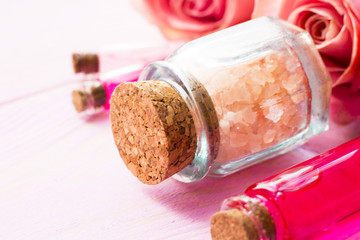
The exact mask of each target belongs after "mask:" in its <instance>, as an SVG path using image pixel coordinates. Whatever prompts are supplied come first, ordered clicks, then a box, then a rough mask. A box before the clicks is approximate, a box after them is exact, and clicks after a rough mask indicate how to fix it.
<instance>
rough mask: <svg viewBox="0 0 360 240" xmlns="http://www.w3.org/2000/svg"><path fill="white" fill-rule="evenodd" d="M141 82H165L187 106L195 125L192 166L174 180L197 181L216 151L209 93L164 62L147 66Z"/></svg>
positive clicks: (216, 129)
mask: <svg viewBox="0 0 360 240" xmlns="http://www.w3.org/2000/svg"><path fill="white" fill-rule="evenodd" d="M145 80H159V81H165V82H167V83H169V84H170V85H171V86H172V87H173V88H174V89H175V90H176V91H177V92H178V93H179V94H180V96H181V97H182V98H183V100H184V102H185V103H186V104H187V106H188V108H189V110H190V112H191V115H192V118H193V120H194V123H195V128H196V136H197V149H196V153H195V157H194V160H193V161H192V163H191V164H190V165H188V166H187V167H186V168H184V169H183V170H182V171H180V172H179V173H177V174H176V175H174V178H175V179H177V180H179V181H182V182H195V181H198V180H201V179H202V178H204V177H205V176H206V175H207V173H208V172H209V169H210V166H211V164H212V162H213V160H214V159H215V158H216V155H217V152H218V149H219V123H218V119H217V116H216V112H215V108H214V105H213V103H212V102H211V98H210V96H209V94H208V93H207V91H206V89H205V87H204V86H203V85H202V84H200V83H199V82H198V81H197V80H196V79H195V78H194V77H193V76H191V75H190V74H187V73H186V72H184V71H182V70H181V69H179V68H177V67H176V66H174V65H173V64H171V63H169V62H167V61H158V62H154V63H152V64H150V65H148V66H147V67H146V68H145V69H144V70H143V72H142V73H141V75H140V77H139V81H145Z"/></svg>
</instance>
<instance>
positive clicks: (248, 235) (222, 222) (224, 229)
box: [211, 204, 276, 240]
mask: <svg viewBox="0 0 360 240" xmlns="http://www.w3.org/2000/svg"><path fill="white" fill-rule="evenodd" d="M250 209H251V213H246V212H245V211H242V210H239V209H229V210H226V211H223V212H218V213H216V214H214V215H213V216H212V218H211V236H212V239H213V240H232V239H237V240H259V239H264V238H266V239H269V240H275V239H276V231H275V224H274V221H273V219H272V217H271V216H270V214H269V212H268V211H267V209H266V208H265V207H263V206H261V205H258V204H254V205H252V206H251V208H250Z"/></svg>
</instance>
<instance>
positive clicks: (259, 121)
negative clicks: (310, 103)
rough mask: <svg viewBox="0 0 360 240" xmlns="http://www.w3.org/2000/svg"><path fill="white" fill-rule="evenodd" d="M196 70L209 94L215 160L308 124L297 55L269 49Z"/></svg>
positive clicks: (283, 136) (266, 145) (305, 88)
mask: <svg viewBox="0 0 360 240" xmlns="http://www.w3.org/2000/svg"><path fill="white" fill-rule="evenodd" d="M205 72H206V73H204V72H202V73H200V74H198V76H202V77H203V78H198V79H199V80H200V81H201V82H203V83H204V84H205V86H206V89H207V90H208V92H209V95H210V97H211V98H212V100H213V103H214V107H215V111H216V113H217V117H218V120H219V130H220V145H219V152H218V155H217V158H216V159H215V161H217V162H226V161H230V160H235V159H236V158H237V159H239V158H242V157H245V156H247V155H250V154H253V153H257V152H259V151H262V150H264V149H268V148H270V147H273V146H275V145H276V144H278V143H280V142H281V141H284V140H285V139H287V138H290V137H292V136H294V135H295V134H296V133H298V132H299V130H301V129H303V128H305V127H307V125H308V124H309V122H308V119H310V118H309V117H307V116H308V115H309V114H310V113H309V112H308V109H307V108H306V107H305V106H306V104H305V103H306V102H307V100H309V98H310V91H309V86H308V82H307V81H308V80H307V77H306V75H305V73H304V71H303V69H302V67H301V64H300V62H299V60H298V58H296V57H294V55H292V54H291V53H290V52H285V53H280V52H276V51H273V52H271V53H269V54H267V55H265V56H261V57H258V58H255V59H254V60H253V61H248V62H246V63H238V64H236V65H233V66H231V67H228V66H227V67H224V68H221V67H219V68H217V69H213V70H212V71H205Z"/></svg>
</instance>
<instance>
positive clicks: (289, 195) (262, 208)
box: [211, 138, 360, 240]
mask: <svg viewBox="0 0 360 240" xmlns="http://www.w3.org/2000/svg"><path fill="white" fill-rule="evenodd" d="M359 210H360V138H357V139H355V140H352V141H350V142H348V143H345V144H343V145H341V146H339V147H337V148H334V149H332V150H330V151H328V152H326V153H324V154H321V155H319V156H317V157H315V158H312V159H310V160H308V161H306V162H304V163H301V164H298V165H296V166H294V167H291V168H290V169H288V170H285V171H283V172H281V173H279V174H277V175H275V176H272V177H270V178H267V179H265V180H263V181H260V182H258V183H256V184H254V185H253V186H251V187H249V188H248V189H247V190H246V191H245V193H244V194H243V195H240V196H237V197H231V198H228V199H226V200H225V201H224V202H223V204H222V211H221V212H219V213H217V214H215V215H214V216H213V217H212V229H211V232H212V236H213V239H217V240H220V239H238V238H236V237H237V236H239V235H238V234H245V235H247V236H250V235H251V236H252V237H249V238H248V239H249V240H250V239H251V240H257V239H271V240H286V239H292V240H300V239H310V238H311V237H313V236H314V235H315V234H320V233H321V232H326V231H328V232H329V231H330V230H331V228H332V227H334V228H336V226H337V224H338V223H340V222H341V221H344V220H346V219H347V218H350V217H351V215H353V214H355V213H356V212H358V211H359ZM357 218H358V219H359V218H360V215H358V216H357ZM353 220H354V219H353ZM232 223H234V225H231V224H232ZM343 231H346V228H343ZM330 239H334V238H330Z"/></svg>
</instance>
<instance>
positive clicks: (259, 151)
mask: <svg viewBox="0 0 360 240" xmlns="http://www.w3.org/2000/svg"><path fill="white" fill-rule="evenodd" d="M139 80H140V81H143V82H138V83H132V84H130V85H131V86H129V85H124V86H121V87H118V88H117V89H116V90H115V92H114V95H113V99H112V103H111V105H112V106H111V108H112V110H111V111H110V112H111V119H112V127H113V134H114V139H115V143H116V145H117V147H118V149H119V152H120V156H121V157H122V159H123V160H124V162H125V164H126V165H127V167H128V168H129V169H130V170H131V171H132V173H133V174H134V175H135V176H137V177H138V178H139V179H140V180H141V181H143V182H145V183H148V184H156V183H159V182H161V181H163V180H164V179H166V178H167V177H169V176H171V175H174V174H176V175H175V178H176V179H178V180H180V181H183V182H193V181H197V180H200V179H202V178H203V177H204V176H206V175H210V176H215V177H222V176H226V175H229V174H231V173H234V172H236V171H238V170H240V169H243V168H246V167H248V166H250V165H253V164H255V163H259V162H261V161H264V160H265V159H268V158H271V157H274V156H276V155H278V154H281V153H284V152H286V151H289V150H290V149H292V148H294V147H295V146H298V145H299V144H302V143H303V142H305V141H306V140H307V139H308V138H310V137H312V136H314V135H315V134H318V133H320V132H321V131H324V130H326V129H327V128H328V112H329V102H330V94H331V79H330V76H329V74H328V72H327V70H326V68H325V66H324V64H323V62H322V60H321V57H320V55H319V53H318V52H317V50H316V48H315V46H314V44H313V42H312V40H311V37H310V36H309V34H308V33H307V32H306V31H304V30H302V29H300V28H297V27H295V26H293V25H291V24H289V23H287V22H285V21H282V20H280V19H277V18H272V17H263V18H259V19H255V20H251V21H249V22H246V23H242V24H239V25H237V26H234V27H230V28H228V29H225V30H222V31H219V32H216V33H213V34H210V35H208V36H205V37H203V38H200V39H197V40H194V41H191V42H189V43H187V44H185V45H184V46H183V47H181V48H179V49H178V50H177V51H176V52H174V53H173V54H171V55H170V56H169V57H168V58H167V59H166V60H165V61H160V62H155V63H152V64H150V65H149V66H147V67H146V68H145V69H144V71H143V72H142V74H141V76H140V78H139ZM145 80H146V81H145ZM160 82H162V83H161V84H160ZM165 83H166V84H167V86H165V85H166V84H165ZM129 92H131V93H132V95H131V96H132V97H131V96H128V95H129ZM160 93H161V94H160ZM124 96H125V98H124V99H127V101H128V102H129V101H130V102H134V101H136V102H137V103H139V104H138V105H133V106H131V108H130V107H129V106H128V104H127V102H124V101H123V100H122V98H123V97H124ZM140 96H141V98H140ZM161 96H163V99H161ZM172 100H173V101H172ZM159 101H160V102H159ZM149 102H152V103H153V104H152V105H151V104H149ZM175 103H176V104H177V105H176V104H175ZM142 104H143V105H144V106H146V108H147V109H148V112H147V113H146V114H148V115H149V114H150V113H151V114H152V115H151V116H152V118H149V117H141V114H145V113H140V112H141V110H140V108H144V107H143V106H142ZM185 106H186V108H185ZM166 109H167V110H166ZM126 115H128V116H133V117H128V118H125V117H123V116H126ZM135 115H136V116H138V117H135ZM155 115H158V116H159V118H155V117H153V116H155ZM165 116H166V117H165ZM184 116H185V117H184ZM179 119H180V120H184V121H186V122H185V123H183V122H181V121H180V120H179ZM146 121H152V122H146ZM155 121H159V122H158V124H157V123H156V122H155ZM160 125H161V126H162V127H159V126H160ZM172 125H177V126H172ZM150 126H151V127H154V128H155V129H156V130H155V129H150ZM170 127H172V130H171V129H170ZM144 128H146V129H145V130H146V131H145V130H144ZM128 129H130V130H131V131H128ZM153 132H157V133H158V134H160V135H161V136H164V137H160V135H159V136H153V135H151V134H152V133H153ZM194 132H195V133H194ZM140 133H141V134H142V137H141V136H140V135H139V134H140ZM165 136H167V137H165ZM141 138H149V139H153V140H154V141H155V140H157V144H154V143H153V142H154V141H153V142H151V143H148V142H146V141H143V140H141ZM194 142H195V144H194ZM185 143H186V144H185ZM182 144H185V145H186V147H184V148H182V147H183V145H182ZM149 146H151V149H155V150H154V151H150V150H149V149H150V147H149ZM148 148H149V149H148ZM160 150H161V151H160Z"/></svg>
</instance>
